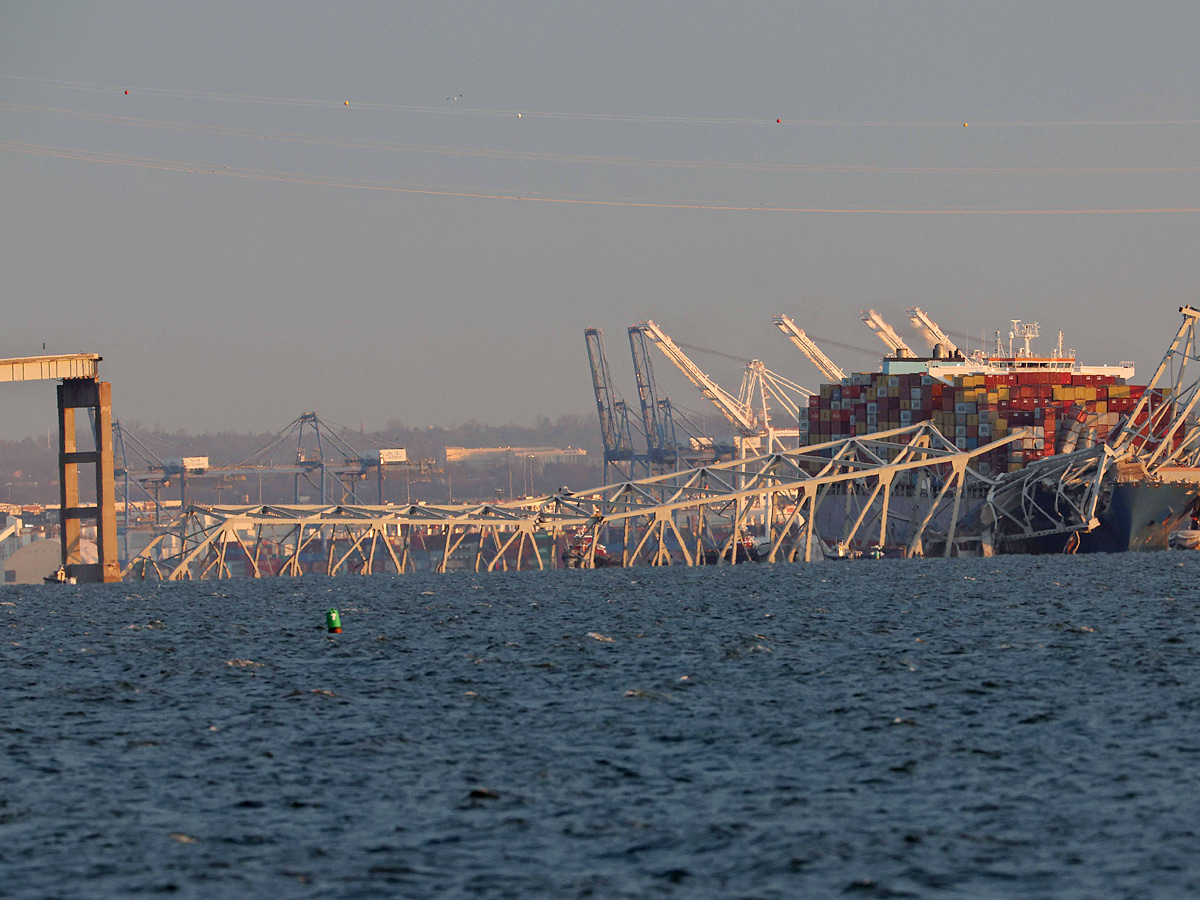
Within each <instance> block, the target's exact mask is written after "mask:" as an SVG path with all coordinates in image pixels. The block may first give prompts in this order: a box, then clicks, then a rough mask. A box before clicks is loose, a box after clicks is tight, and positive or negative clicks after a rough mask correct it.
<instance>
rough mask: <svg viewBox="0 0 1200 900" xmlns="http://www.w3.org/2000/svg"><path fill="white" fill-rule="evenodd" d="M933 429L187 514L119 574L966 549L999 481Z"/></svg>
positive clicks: (734, 559)
mask: <svg viewBox="0 0 1200 900" xmlns="http://www.w3.org/2000/svg"><path fill="white" fill-rule="evenodd" d="M1024 436H1025V432H1021V431H1017V432H1014V433H1012V434H1009V435H1007V436H1005V437H1004V438H1002V439H1000V440H997V441H994V442H992V443H990V444H986V445H984V446H982V447H979V448H977V449H973V450H964V449H961V448H959V447H957V446H955V444H954V442H952V441H950V440H949V439H947V438H946V437H945V436H943V435H942V434H941V433H940V432H939V431H938V430H937V428H936V427H935V426H934V425H933V424H932V423H930V422H922V423H919V424H915V425H911V426H907V427H904V428H897V429H892V430H890V431H884V432H877V433H874V434H870V435H863V436H858V437H849V438H843V439H840V440H837V441H830V442H827V443H823V444H816V445H810V446H806V447H802V448H800V449H798V450H786V451H778V452H774V453H768V454H764V455H761V456H754V457H747V458H744V459H735V460H730V461H727V462H721V463H715V464H712V465H707V466H701V467H699V468H694V469H687V470H683V471H679V472H671V473H667V474H663V475H657V476H653V477H649V478H642V479H637V480H630V481H624V482H619V483H615V484H609V485H604V486H602V487H598V488H593V489H590V490H585V491H576V492H571V491H562V492H560V493H556V494H551V495H547V496H544V497H538V498H531V499H524V500H515V501H507V502H498V503H478V504H453V505H424V504H407V505H398V506H391V505H385V506H358V505H355V506H348V505H322V506H288V505H251V506H209V505H192V506H189V507H188V508H187V509H186V510H185V511H184V512H183V513H182V515H180V516H179V517H178V518H177V519H176V520H175V521H174V522H172V523H171V524H170V525H169V526H168V527H167V528H166V529H164V530H163V531H162V532H161V533H160V534H158V535H157V536H156V537H155V538H154V539H153V540H152V541H151V542H150V544H149V545H148V546H147V547H146V549H145V550H143V551H142V552H141V553H140V554H138V555H137V556H136V557H135V558H134V559H132V560H130V561H129V562H128V564H127V565H126V567H125V570H124V575H125V577H126V578H135V579H136V578H143V579H146V578H151V579H155V578H158V579H169V580H178V579H190V578H226V577H236V576H238V575H244V576H248V577H265V576H269V575H285V576H298V575H301V574H305V573H319V574H325V575H341V574H346V573H359V574H371V573H377V572H391V573H406V572H412V571H415V570H416V569H417V568H418V567H428V568H430V569H433V570H435V571H442V572H444V571H449V570H453V569H473V570H475V571H488V572H491V571H496V570H505V571H507V570H513V569H545V568H553V567H559V566H561V565H572V566H578V567H582V568H588V567H598V566H601V565H620V566H626V567H628V566H637V565H677V564H683V565H688V566H695V565H711V564H714V563H727V564H737V563H739V562H744V561H746V560H747V559H759V560H762V561H767V562H781V561H798V560H801V559H802V560H804V561H806V562H808V561H813V560H814V559H818V558H821V557H823V556H825V555H826V554H827V553H829V552H835V553H839V554H840V553H842V552H847V550H850V551H851V552H852V549H853V548H854V547H862V546H877V547H880V548H888V549H890V550H891V551H892V552H895V553H898V554H900V555H904V556H918V555H924V554H925V553H926V552H927V551H930V550H936V551H939V552H941V553H942V554H944V555H947V556H949V555H951V553H952V552H973V551H975V550H976V549H978V546H979V545H980V540H981V538H980V533H979V530H978V529H977V528H974V527H964V526H965V525H966V524H967V523H968V522H970V521H971V520H973V519H977V518H978V515H977V514H978V511H979V509H980V507H981V506H982V505H983V503H984V502H985V497H986V494H987V492H988V490H990V489H991V488H992V487H994V486H995V485H996V484H997V483H998V479H997V478H994V477H992V476H990V475H988V474H984V473H981V472H980V471H979V468H978V467H977V465H976V464H977V462H978V460H979V458H980V457H981V456H984V455H986V454H988V453H990V452H991V451H992V450H994V449H996V448H998V447H1001V446H1004V445H1005V444H1007V443H1009V442H1011V441H1015V440H1019V439H1021V438H1022V437H1024Z"/></svg>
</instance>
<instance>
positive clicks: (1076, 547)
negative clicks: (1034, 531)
mask: <svg viewBox="0 0 1200 900" xmlns="http://www.w3.org/2000/svg"><path fill="white" fill-rule="evenodd" d="M1198 494H1200V483H1198V482H1186V481H1173V482H1156V481H1137V482H1118V483H1117V484H1114V485H1113V487H1112V493H1111V494H1110V495H1109V496H1108V501H1107V503H1106V504H1105V505H1104V508H1103V509H1100V510H1098V511H1097V514H1096V518H1097V519H1098V520H1099V523H1100V524H1099V526H1098V527H1096V528H1093V529H1092V530H1091V531H1087V532H1084V531H1079V532H1063V533H1060V534H1052V535H1045V536H1042V537H1038V538H1035V539H1033V540H1019V541H1009V542H1005V544H1004V545H1002V546H1001V548H1000V552H1001V553H1125V552H1129V551H1135V552H1145V551H1154V550H1166V549H1168V540H1169V539H1170V537H1171V532H1172V531H1178V530H1179V529H1180V528H1181V527H1183V526H1185V525H1186V524H1187V523H1188V522H1189V521H1190V519H1191V515H1192V513H1193V511H1194V510H1195V509H1196V499H1197V495H1198ZM1076 536H1077V537H1076Z"/></svg>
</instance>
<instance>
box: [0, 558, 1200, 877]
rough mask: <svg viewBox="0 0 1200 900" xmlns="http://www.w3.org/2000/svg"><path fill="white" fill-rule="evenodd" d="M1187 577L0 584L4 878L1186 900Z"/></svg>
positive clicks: (857, 572)
mask: <svg viewBox="0 0 1200 900" xmlns="http://www.w3.org/2000/svg"><path fill="white" fill-rule="evenodd" d="M1198 574H1200V554H1184V553H1159V554H1148V555H1122V556H1093V557H1052V558H1051V557H1043V558H1002V559H963V560H924V561H920V560H917V561H890V560H882V561H877V562H868V561H859V562H851V563H822V564H814V565H810V566H804V565H779V566H772V567H768V566H765V565H763V566H758V565H739V566H736V567H733V568H730V567H722V568H716V569H702V570H686V569H665V570H652V569H639V570H598V571H558V572H547V573H545V574H538V573H515V574H507V575H504V574H499V575H478V576H477V575H471V574H455V575H445V576H439V575H417V576H405V577H389V576H375V577H369V578H357V577H347V578H341V579H337V580H330V579H327V578H322V577H310V576H306V577H304V578H302V579H299V580H282V579H280V580H265V581H260V582H253V581H235V582H202V583H186V584H168V585H162V584H151V583H147V584H122V585H105V586H92V587H66V586H47V587H36V588H24V587H23V588H17V587H6V588H0V603H2V605H0V626H3V637H2V639H0V665H2V667H3V668H2V670H0V671H2V680H0V691H2V693H0V700H2V703H3V715H2V717H0V741H2V743H3V756H2V758H0V871H2V872H3V878H2V879H0V897H30V898H49V897H62V898H72V900H74V898H91V897H95V898H124V897H130V896H134V895H140V894H157V893H162V892H169V893H170V894H171V895H173V896H177V897H196V898H200V897H205V898H208V897H272V898H286V897H393V896H395V897H484V898H493V897H496V898H498V897H512V898H528V897H563V898H570V897H589V896H594V897H604V898H609V897H638V898H641V897H657V896H663V897H764V898H765V897H780V898H783V897H788V898H791V897H801V896H803V897H842V896H853V897H864V898H869V897H922V898H925V897H934V898H936V897H956V898H957V897H961V898H986V897H1021V898H1030V897H1055V898H1073V897H1078V898H1093V897H1131V898H1132V897H1139V898H1140V897H1185V896H1197V895H1200V671H1198V666H1197V649H1198V647H1200V629H1198V609H1200V593H1198V592H1197V590H1196V586H1197V575H1198ZM330 607H336V608H337V609H339V610H340V612H341V618H342V624H343V627H344V633H343V634H340V635H329V634H327V633H326V631H325V628H324V616H325V611H326V610H327V609H328V608H330Z"/></svg>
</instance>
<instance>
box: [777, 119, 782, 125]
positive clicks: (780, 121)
mask: <svg viewBox="0 0 1200 900" xmlns="http://www.w3.org/2000/svg"><path fill="white" fill-rule="evenodd" d="M782 123H783V119H776V120H775V124H776V125H780V124H782Z"/></svg>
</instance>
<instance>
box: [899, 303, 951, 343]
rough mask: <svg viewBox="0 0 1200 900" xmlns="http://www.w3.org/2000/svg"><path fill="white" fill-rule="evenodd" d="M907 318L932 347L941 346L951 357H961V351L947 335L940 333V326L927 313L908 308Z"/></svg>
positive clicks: (914, 307)
mask: <svg viewBox="0 0 1200 900" xmlns="http://www.w3.org/2000/svg"><path fill="white" fill-rule="evenodd" d="M908 318H909V321H911V322H912V323H913V325H914V326H915V327H917V328H919V329H921V330H922V331H924V332H925V333H926V334H927V335H928V336H929V340H930V342H931V343H932V345H933V346H935V347H936V346H937V345H938V344H942V345H944V346H945V348H946V350H947V351H948V352H949V353H951V354H952V355H961V353H962V351H961V350H959V349H958V345H957V344H955V343H954V341H952V340H950V337H949V335H947V334H946V332H944V331H942V329H941V326H940V325H938V323H937V322H935V321H933V319H931V318H930V317H929V313H927V312H925V310H923V309H921V307H919V306H910V307H909V308H908Z"/></svg>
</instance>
